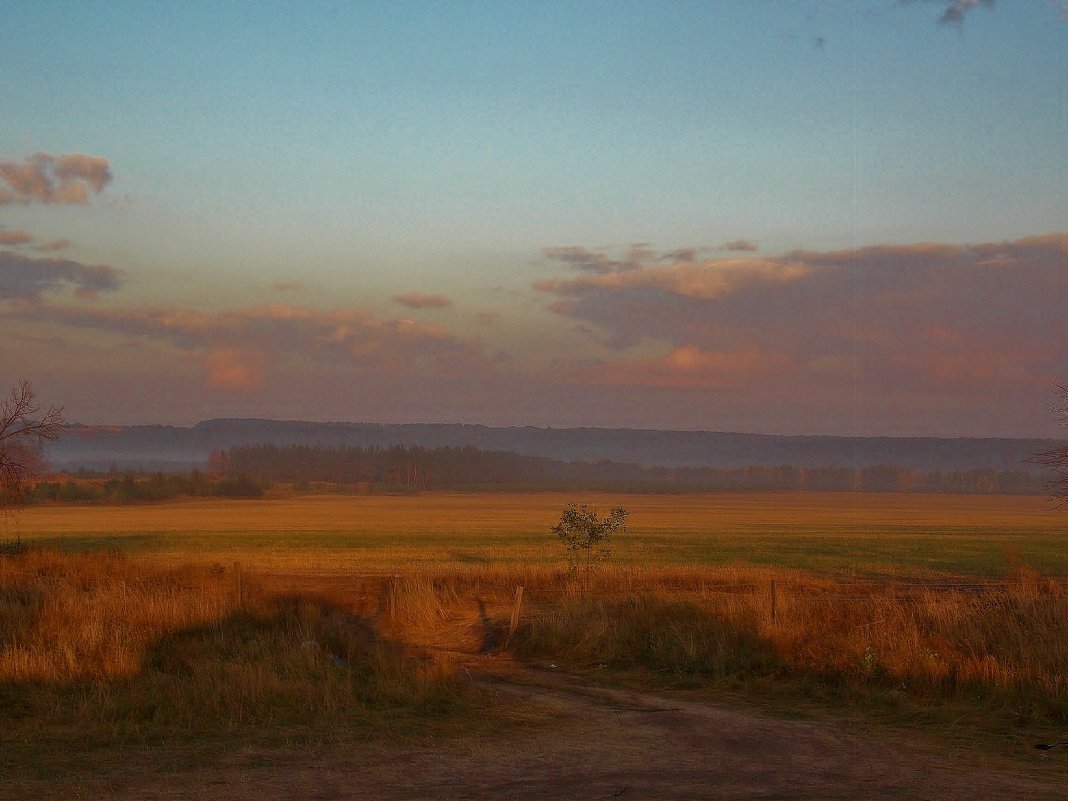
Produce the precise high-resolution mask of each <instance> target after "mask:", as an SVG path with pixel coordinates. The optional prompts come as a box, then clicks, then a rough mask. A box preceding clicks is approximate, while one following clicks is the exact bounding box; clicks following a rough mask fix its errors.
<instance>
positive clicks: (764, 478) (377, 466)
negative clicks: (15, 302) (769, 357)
mask: <svg viewBox="0 0 1068 801" xmlns="http://www.w3.org/2000/svg"><path fill="white" fill-rule="evenodd" d="M209 472H218V473H219V474H221V475H228V476H233V477H236V476H239V475H244V476H251V477H253V478H254V479H255V480H257V481H260V482H262V483H266V484H279V483H288V484H293V485H294V486H295V487H296V488H297V489H298V490H299V489H310V488H311V485H312V484H313V483H315V484H324V483H325V484H329V485H333V486H334V488H336V489H350V490H363V491H371V492H374V491H388V492H405V491H407V492H416V491H425V490H459V491H482V490H567V491H570V490H590V491H598V490H601V491H610V492H722V491H741V492H748V491H774V490H779V491H782V490H806V491H826V492H833V491H838V492H843V491H863V492H933V493H961V494H1034V495H1041V494H1044V493H1046V492H1047V483H1046V480H1045V479H1044V478H1043V477H1042V476H1037V475H1033V474H1031V473H1028V472H1025V471H1023V470H993V469H975V470H966V471H945V472H942V471H931V472H924V471H918V470H914V469H912V468H906V467H900V466H896V465H878V466H872V467H863V468H851V467H793V466H789V465H778V466H766V465H754V466H751V467H743V468H716V467H660V466H646V465H639V464H629V463H623V462H610V461H600V462H563V461H558V460H555V459H551V458H548V457H542V456H525V455H522V454H518V453H513V452H510V451H483V450H479V449H477V448H472V447H440V448H421V447H404V446H396V447H389V448H376V447H361V446H327V445H273V444H264V445H242V446H238V447H234V448H231V449H230V450H229V451H226V452H216V453H214V454H213V455H212V460H211V467H210V468H209Z"/></svg>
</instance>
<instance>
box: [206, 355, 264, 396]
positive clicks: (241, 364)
mask: <svg viewBox="0 0 1068 801" xmlns="http://www.w3.org/2000/svg"><path fill="white" fill-rule="evenodd" d="M203 361H204V368H205V370H206V372H207V376H206V379H205V380H206V383H207V384H208V385H209V386H212V387H218V388H219V389H232V390H249V389H258V388H259V387H260V386H262V385H263V379H264V370H263V361H264V360H263V356H262V355H261V354H259V353H256V352H253V351H248V350H241V349H239V348H215V349H213V350H210V351H208V352H207V353H206V354H205V355H204V359H203Z"/></svg>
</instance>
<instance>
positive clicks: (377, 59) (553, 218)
mask: <svg viewBox="0 0 1068 801" xmlns="http://www.w3.org/2000/svg"><path fill="white" fill-rule="evenodd" d="M5 10H6V12H7V13H6V14H5V15H4V16H5V24H4V28H5V35H4V36H3V41H4V45H3V47H2V48H0V73H2V74H3V75H4V76H5V90H4V92H3V93H2V94H0V119H2V120H3V121H4V124H3V125H2V126H0V374H2V376H0V377H3V378H4V381H3V382H2V383H3V385H4V386H8V385H10V384H12V383H13V381H14V380H15V379H17V378H18V377H22V376H24V377H27V378H30V379H32V380H33V382H34V386H35V388H36V390H37V392H38V394H39V396H40V397H41V398H42V399H43V400H45V401H47V402H55V403H61V404H64V405H65V406H66V415H67V417H68V418H69V419H71V420H75V421H80V422H85V423H101V424H113V423H123V424H129V423H165V424H176V425H188V424H191V423H195V422H196V421H198V420H202V419H209V418H220V417H260V418H286V419H305V420H361V421H377V422H413V421H443V422H469V423H483V424H489V425H507V426H525V425H536V426H557V427H559V426H599V427H632V428H637V427H641V428H658V429H710V430H716V431H755V432H767V433H784V434H798V433H809V434H814V433H818V434H835V435H846V436H874V435H913V436H914V435H939V436H956V435H970V436H986V437H989V436H1000V437H1006V436H1007V437H1027V436H1034V437H1050V436H1058V435H1060V434H1061V429H1058V428H1057V427H1056V423H1055V420H1054V418H1053V417H1052V416H1051V415H1049V413H1048V412H1047V410H1046V402H1047V401H1048V400H1049V399H1050V394H1049V390H1050V387H1051V382H1052V381H1053V380H1054V379H1056V378H1061V379H1064V378H1066V377H1068V357H1066V352H1065V348H1064V343H1065V341H1066V337H1068V150H1066V147H1065V144H1066V142H1068V88H1066V84H1065V80H1064V77H1065V75H1068V6H1066V5H1065V4H1064V3H1062V2H1045V1H1043V0H1034V2H1027V3H1007V2H994V0H956V1H955V2H947V0H922V1H921V0H916V1H915V2H906V1H905V0H857V2H818V1H817V0H806V1H805V2H792V3H785V2H780V3H751V2H744V1H741V0H739V1H738V2H722V3H697V2H695V3H688V2H673V3H658V4H649V3H630V2H620V3H612V4H596V5H582V6H581V7H580V6H578V5H576V4H570V3H556V4H531V5H520V6H515V5H512V4H438V3H418V4H388V3H379V4H375V3H360V4H350V3H325V2H324V3H314V4H306V3H300V4H289V5H284V4H281V5H270V6H264V5H261V4H251V3H231V4H225V5H223V6H219V5H217V4H208V3H185V4H181V5H180V6H157V5H145V4H142V3H135V2H113V3H108V4H104V5H99V6H90V5H85V4H71V3H62V2H22V0H14V2H11V3H9V4H7V6H6V8H5Z"/></svg>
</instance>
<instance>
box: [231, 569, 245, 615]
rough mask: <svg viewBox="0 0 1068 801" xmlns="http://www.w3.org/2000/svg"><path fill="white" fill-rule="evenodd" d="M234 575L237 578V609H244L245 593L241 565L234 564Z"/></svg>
mask: <svg viewBox="0 0 1068 801" xmlns="http://www.w3.org/2000/svg"><path fill="white" fill-rule="evenodd" d="M234 573H235V575H236V576H237V608H238V609H243V608H244V606H245V592H244V588H243V587H242V586H241V563H240V562H234Z"/></svg>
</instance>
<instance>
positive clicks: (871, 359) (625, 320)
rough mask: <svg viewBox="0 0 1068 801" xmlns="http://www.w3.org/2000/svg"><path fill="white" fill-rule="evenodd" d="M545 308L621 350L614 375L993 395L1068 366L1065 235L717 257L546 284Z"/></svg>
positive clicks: (596, 376) (608, 367)
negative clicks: (656, 353) (650, 353)
mask: <svg viewBox="0 0 1068 801" xmlns="http://www.w3.org/2000/svg"><path fill="white" fill-rule="evenodd" d="M534 288H535V289H536V290H537V291H539V292H542V293H544V294H546V295H548V296H550V297H551V298H552V301H551V303H550V309H551V310H553V311H554V312H555V313H557V314H559V315H563V316H566V317H569V318H573V319H574V320H576V321H578V322H580V323H581V324H584V325H592V326H594V327H595V328H596V329H597V330H599V331H601V332H602V333H603V334H604V336H605V342H606V344H608V345H609V346H611V347H613V348H615V349H617V350H618V351H621V352H623V351H627V350H628V349H630V348H632V347H634V346H637V345H642V346H643V348H644V349H645V350H646V351H647V350H648V349H649V348H650V347H655V346H659V347H660V348H662V353H663V355H662V356H660V357H657V358H652V359H650V358H647V357H645V358H642V359H635V358H634V357H629V356H627V355H626V354H622V355H621V356H620V357H619V358H616V359H606V360H604V361H603V362H602V363H600V364H598V365H594V366H592V367H591V366H589V365H587V366H586V367H585V368H584V369H582V370H580V371H578V372H576V373H574V374H573V375H572V378H574V376H575V375H578V376H582V377H583V380H588V381H593V382H602V383H604V384H610V385H619V384H621V383H632V384H644V385H647V386H658V387H667V386H677V387H684V386H692V387H707V388H712V387H717V386H719V387H724V388H726V387H736V388H746V387H748V388H749V389H754V388H756V387H759V385H760V383H761V382H763V381H767V380H768V378H769V377H770V376H776V377H778V379H779V380H789V381H790V382H796V383H800V384H804V385H806V386H807V387H808V388H809V389H814V388H816V387H822V388H823V389H824V390H826V392H827V394H828V396H831V395H833V394H834V393H835V392H839V391H841V390H842V389H843V388H846V387H848V388H850V390H851V391H852V390H858V391H863V392H918V391H927V392H931V393H956V394H960V393H962V392H964V393H966V392H979V391H983V389H984V388H985V389H986V391H991V392H996V391H999V390H1001V389H1004V390H1007V389H1008V388H1010V387H1016V388H1019V387H1021V386H1025V385H1026V386H1028V387H1031V388H1034V387H1040V386H1046V385H1048V383H1049V381H1050V380H1051V378H1052V377H1053V376H1056V375H1058V374H1063V371H1064V370H1066V369H1068V360H1066V355H1065V353H1064V348H1063V340H1064V336H1065V335H1066V334H1068V234H1061V233H1058V234H1050V235H1047V236H1038V237H1029V238H1024V239H1018V240H1014V241H1009V242H991V243H978V244H968V245H951V244H944V243H918V244H911V245H880V246H873V247H865V248H859V249H857V250H838V251H793V252H790V253H785V254H782V255H780V256H777V257H768V258H748V259H745V258H740V259H739V258H726V259H709V260H705V261H696V262H689V263H680V264H672V265H656V264H651V265H646V266H642V267H640V268H637V269H628V270H621V271H606V272H601V273H598V274H595V275H580V276H577V277H561V278H555V279H550V280H545V281H540V282H538V283H536V284H535V285H534Z"/></svg>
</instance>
